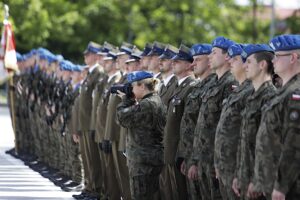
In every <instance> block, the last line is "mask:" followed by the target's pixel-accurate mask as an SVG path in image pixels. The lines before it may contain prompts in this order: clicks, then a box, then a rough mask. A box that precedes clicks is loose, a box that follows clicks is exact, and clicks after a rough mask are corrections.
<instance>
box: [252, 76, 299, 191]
mask: <svg viewBox="0 0 300 200" xmlns="http://www.w3.org/2000/svg"><path fill="white" fill-rule="evenodd" d="M299 87H300V74H297V75H295V76H294V77H293V78H292V79H291V80H289V81H288V82H287V83H286V84H285V85H284V86H283V87H282V88H280V89H279V90H278V91H277V93H276V97H275V98H273V99H272V100H271V101H270V102H269V103H268V104H266V105H265V106H264V107H263V114H262V119H261V123H260V126H259V129H258V132H257V136H256V147H255V166H254V176H253V184H254V188H255V190H256V191H263V192H265V193H271V192H272V190H273V186H274V188H275V189H277V190H279V191H281V192H283V193H287V192H288V190H289V189H290V187H291V186H292V185H293V183H295V181H296V180H297V179H298V178H299V172H300V171H299V163H300V162H299V149H300V148H299V144H300V142H299V133H300V120H299V114H300V110H299V108H300V103H299V102H300V101H299V100H300V99H299V95H300V93H299ZM274 182H275V185H274Z"/></svg>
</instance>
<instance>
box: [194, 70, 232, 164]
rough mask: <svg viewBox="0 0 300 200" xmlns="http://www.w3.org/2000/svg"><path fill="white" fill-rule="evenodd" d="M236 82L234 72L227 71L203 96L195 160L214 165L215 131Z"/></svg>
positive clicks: (196, 131)
mask: <svg viewBox="0 0 300 200" xmlns="http://www.w3.org/2000/svg"><path fill="white" fill-rule="evenodd" d="M236 83H237V82H236V81H235V80H234V77H233V76H232V74H231V73H230V72H229V71H227V72H226V73H225V74H224V75H223V76H222V77H220V78H219V79H218V80H217V81H216V82H215V84H214V86H212V87H211V88H210V90H208V91H207V93H206V94H205V95H204V96H203V98H202V104H201V107H200V110H199V116H198V119H197V125H196V128H195V138H194V144H193V155H192V159H193V162H195V163H196V162H198V161H200V162H201V163H203V164H211V165H213V158H214V157H213V154H214V142H215V132H216V128H217V124H218V121H219V118H220V115H221V110H222V102H223V100H224V99H226V98H227V97H228V96H229V94H230V93H232V85H235V84H236Z"/></svg>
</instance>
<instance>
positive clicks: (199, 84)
mask: <svg viewBox="0 0 300 200" xmlns="http://www.w3.org/2000/svg"><path fill="white" fill-rule="evenodd" d="M211 79H215V81H217V74H216V73H211V74H209V75H208V76H207V77H205V78H204V79H202V80H201V79H200V82H199V83H197V85H196V86H195V87H201V86H202V85H204V84H206V83H207V82H208V81H210V80H211Z"/></svg>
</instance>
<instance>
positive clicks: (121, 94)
mask: <svg viewBox="0 0 300 200" xmlns="http://www.w3.org/2000/svg"><path fill="white" fill-rule="evenodd" d="M117 92H118V94H117V95H118V96H119V97H120V98H121V99H122V98H123V96H125V95H126V94H125V93H124V92H121V91H120V90H117Z"/></svg>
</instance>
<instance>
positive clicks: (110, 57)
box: [103, 51, 117, 61]
mask: <svg viewBox="0 0 300 200" xmlns="http://www.w3.org/2000/svg"><path fill="white" fill-rule="evenodd" d="M116 59H117V53H116V52H114V51H109V52H108V53H107V55H106V57H105V58H104V59H103V60H104V61H107V60H116Z"/></svg>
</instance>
